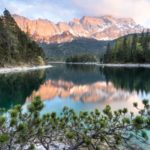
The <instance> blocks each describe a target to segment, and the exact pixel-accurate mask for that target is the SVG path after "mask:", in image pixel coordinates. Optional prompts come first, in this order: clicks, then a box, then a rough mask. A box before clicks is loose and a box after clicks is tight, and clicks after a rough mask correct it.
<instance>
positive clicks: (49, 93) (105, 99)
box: [0, 64, 150, 150]
mask: <svg viewBox="0 0 150 150" xmlns="http://www.w3.org/2000/svg"><path fill="white" fill-rule="evenodd" d="M52 65H53V66H54V67H52V68H49V69H45V70H36V71H27V72H22V73H11V74H1V75H0V107H1V108H5V109H6V110H8V109H9V108H11V107H12V106H14V105H16V104H21V105H23V108H24V109H25V108H26V106H27V104H28V103H30V102H31V101H32V100H33V98H34V97H35V96H40V97H41V99H42V100H43V102H44V104H45V108H44V109H43V111H42V113H46V112H52V111H55V112H57V113H58V114H60V112H61V110H62V109H63V107H64V106H68V107H70V108H73V109H74V110H75V111H76V112H79V111H91V110H94V109H95V108H97V109H99V110H102V109H103V108H104V107H105V106H106V105H110V106H111V107H112V109H113V110H115V109H120V108H124V107H126V108H128V109H129V111H132V112H134V113H136V112H137V110H136V109H135V108H134V107H133V103H134V102H138V103H139V107H140V106H141V107H142V100H143V99H145V98H146V99H150V69H148V68H117V67H116V68H115V67H114V68H110V67H104V68H103V67H98V66H94V65H66V64H52ZM148 135H149V137H150V133H148ZM140 145H141V144H140ZM142 147H144V149H145V150H146V148H147V150H148V149H150V147H149V146H147V145H146V148H145V145H144V144H143V146H142Z"/></svg>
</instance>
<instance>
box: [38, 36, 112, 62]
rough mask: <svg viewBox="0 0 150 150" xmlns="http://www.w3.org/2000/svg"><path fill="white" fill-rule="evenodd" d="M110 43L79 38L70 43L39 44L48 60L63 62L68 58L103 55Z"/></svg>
mask: <svg viewBox="0 0 150 150" xmlns="http://www.w3.org/2000/svg"><path fill="white" fill-rule="evenodd" d="M108 42H110V43H113V42H112V41H97V40H95V39H87V38H79V39H75V40H73V41H71V42H66V43H60V44H57V43H56V44H46V43H41V44H40V46H41V47H42V48H43V50H44V52H45V55H46V56H47V57H48V58H49V59H50V60H65V59H66V58H67V57H69V56H73V55H80V54H92V55H96V56H98V59H99V57H100V55H103V54H104V53H105V51H106V47H107V43H108Z"/></svg>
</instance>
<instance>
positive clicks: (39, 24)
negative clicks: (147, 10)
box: [13, 15, 146, 43]
mask: <svg viewBox="0 0 150 150" xmlns="http://www.w3.org/2000/svg"><path fill="white" fill-rule="evenodd" d="M13 17H14V19H15V21H16V22H17V24H18V26H19V27H20V28H21V29H22V30H23V31H24V32H28V34H29V35H30V36H31V37H32V39H33V40H35V41H37V42H41V43H42V42H45V43H64V42H70V41H72V40H74V39H77V38H81V37H82V38H92V39H96V40H114V39H117V38H119V37H121V36H124V35H127V34H132V33H141V32H142V31H143V30H146V29H145V28H144V27H143V26H141V25H139V24H136V22H135V21H134V20H133V19H131V18H116V17H113V16H109V15H105V16H101V17H89V16H84V17H82V18H81V19H77V18H75V19H73V20H72V21H70V22H58V23H57V24H55V23H53V22H51V21H49V20H45V19H37V20H30V19H28V18H25V17H22V16H18V15H13Z"/></svg>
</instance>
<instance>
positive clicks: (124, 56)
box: [104, 32, 150, 63]
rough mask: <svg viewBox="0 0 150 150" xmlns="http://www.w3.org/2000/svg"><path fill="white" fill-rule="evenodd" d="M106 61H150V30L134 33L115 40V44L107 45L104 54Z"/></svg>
mask: <svg viewBox="0 0 150 150" xmlns="http://www.w3.org/2000/svg"><path fill="white" fill-rule="evenodd" d="M104 62H105V63H149V62H150V35H149V32H146V33H145V32H143V33H142V34H133V35H129V36H125V37H122V38H120V39H118V40H116V41H115V45H114V46H113V47H110V45H108V46H107V51H106V54H105V55H104Z"/></svg>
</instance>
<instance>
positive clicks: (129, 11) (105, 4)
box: [73, 0, 150, 26]
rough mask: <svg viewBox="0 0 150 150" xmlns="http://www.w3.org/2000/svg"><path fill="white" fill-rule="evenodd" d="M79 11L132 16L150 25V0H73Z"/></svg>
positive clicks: (141, 22)
mask: <svg viewBox="0 0 150 150" xmlns="http://www.w3.org/2000/svg"><path fill="white" fill-rule="evenodd" d="M73 2H74V4H75V5H76V7H77V8H78V9H79V11H82V13H83V14H85V15H90V16H100V15H105V14H109V15H114V16H118V17H132V18H133V19H135V20H136V22H138V23H140V24H144V25H149V26H150V16H149V14H150V1H149V0H73Z"/></svg>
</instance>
